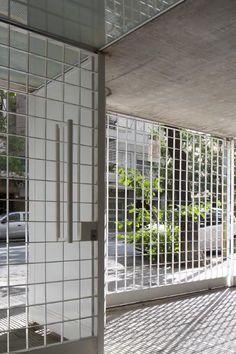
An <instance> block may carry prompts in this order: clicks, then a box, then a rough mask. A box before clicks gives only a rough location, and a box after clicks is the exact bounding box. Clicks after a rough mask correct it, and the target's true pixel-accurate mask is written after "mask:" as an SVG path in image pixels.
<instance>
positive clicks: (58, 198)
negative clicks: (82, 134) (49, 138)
mask: <svg viewBox="0 0 236 354" xmlns="http://www.w3.org/2000/svg"><path fill="white" fill-rule="evenodd" d="M60 194H61V176H60V128H59V125H58V124H56V240H57V241H58V240H59V238H60V234H61V220H60V219H61V206H60V202H61V195H60Z"/></svg>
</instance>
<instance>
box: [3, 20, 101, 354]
mask: <svg viewBox="0 0 236 354" xmlns="http://www.w3.org/2000/svg"><path fill="white" fill-rule="evenodd" d="M97 81H98V78H97V56H96V55H93V54H91V53H89V52H86V51H83V50H80V49H78V48H74V47H71V46H68V45H65V44H62V43H60V42H57V41H54V40H51V39H48V38H46V37H42V36H38V35H36V34H33V33H31V32H28V31H23V30H20V29H18V28H16V27H14V26H9V25H6V24H3V23H0V214H1V217H0V241H1V244H0V352H13V351H14V352H15V351H17V350H25V349H29V348H32V347H38V346H47V345H48V344H53V343H61V342H64V341H69V340H77V339H80V338H85V337H93V336H96V334H97V241H94V242H90V241H89V237H88V238H87V241H84V240H83V242H82V241H81V240H82V239H83V237H84V235H83V234H82V229H83V225H84V223H85V224H86V225H88V224H89V225H90V224H92V225H95V227H96V222H97V120H98V116H97Z"/></svg>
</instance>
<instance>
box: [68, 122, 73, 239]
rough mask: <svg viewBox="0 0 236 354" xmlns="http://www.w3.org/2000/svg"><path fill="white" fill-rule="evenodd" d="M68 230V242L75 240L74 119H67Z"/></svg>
mask: <svg viewBox="0 0 236 354" xmlns="http://www.w3.org/2000/svg"><path fill="white" fill-rule="evenodd" d="M67 164H68V165H67V198H68V200H67V203H68V206H67V230H68V243H72V242H73V120H72V119H68V121H67Z"/></svg>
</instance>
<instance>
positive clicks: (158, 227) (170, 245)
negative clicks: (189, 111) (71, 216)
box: [107, 113, 229, 293]
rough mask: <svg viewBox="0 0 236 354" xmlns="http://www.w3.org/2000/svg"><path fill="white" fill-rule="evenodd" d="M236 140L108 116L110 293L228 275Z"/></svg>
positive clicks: (108, 251) (108, 286) (108, 270)
mask: <svg viewBox="0 0 236 354" xmlns="http://www.w3.org/2000/svg"><path fill="white" fill-rule="evenodd" d="M228 151H229V142H227V141H226V140H223V139H220V138H216V137H214V136H210V135H204V134H200V133H196V132H193V131H188V130H178V129H174V128H171V127H167V126H164V125H160V124H157V123H152V122H147V121H142V120H138V119H134V118H131V117H127V116H122V115H118V114H112V113H110V114H108V115H107V254H108V264H107V292H108V293H114V292H124V291H127V290H135V289H144V288H151V287H158V286H164V285H171V284H182V283H186V282H193V281H199V280H205V279H214V278H221V277H224V276H226V275H227V266H228V263H227V255H228V245H227V225H228V223H227V212H228V206H227V193H228V190H227V188H228V187H227V186H228V172H229V169H228V165H227V163H228Z"/></svg>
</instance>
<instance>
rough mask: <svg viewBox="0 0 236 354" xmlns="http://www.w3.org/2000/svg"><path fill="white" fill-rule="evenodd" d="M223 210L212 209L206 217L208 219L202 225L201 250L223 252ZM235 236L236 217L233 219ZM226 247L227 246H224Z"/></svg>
mask: <svg viewBox="0 0 236 354" xmlns="http://www.w3.org/2000/svg"><path fill="white" fill-rule="evenodd" d="M222 220H223V215H222V209H219V208H212V209H211V211H210V212H209V213H207V215H206V219H205V220H202V222H201V223H200V232H199V237H200V250H201V251H205V250H206V251H207V252H209V251H211V250H212V251H216V250H218V251H221V247H222V244H223V243H222V242H223V241H224V240H225V239H226V238H224V240H223V231H224V230H223V228H222ZM233 229H234V235H236V217H235V216H234V219H233ZM224 247H225V246H224Z"/></svg>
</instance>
